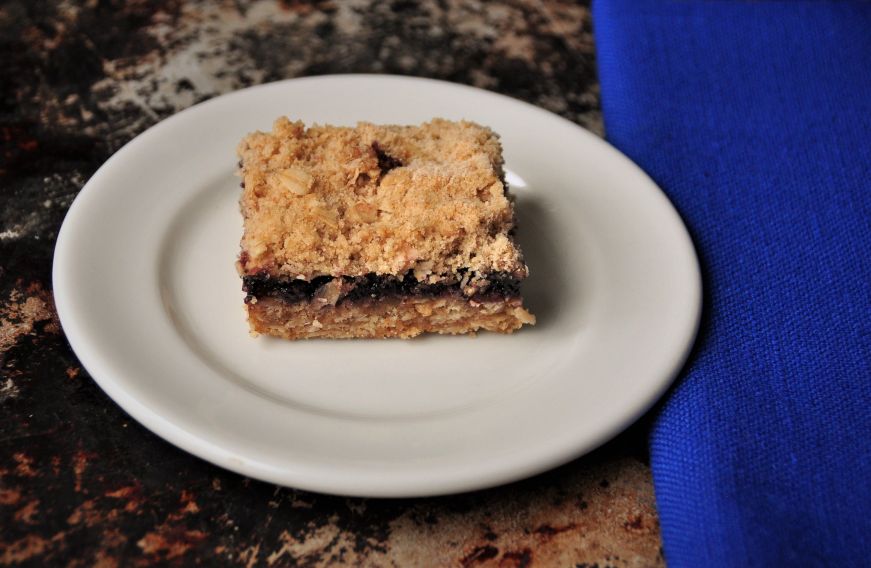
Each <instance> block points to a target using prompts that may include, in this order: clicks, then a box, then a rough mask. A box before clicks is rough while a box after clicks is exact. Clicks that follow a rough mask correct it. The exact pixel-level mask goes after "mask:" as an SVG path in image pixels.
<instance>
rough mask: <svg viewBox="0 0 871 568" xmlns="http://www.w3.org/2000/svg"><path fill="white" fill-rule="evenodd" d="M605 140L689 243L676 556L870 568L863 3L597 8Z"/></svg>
mask: <svg viewBox="0 0 871 568" xmlns="http://www.w3.org/2000/svg"><path fill="white" fill-rule="evenodd" d="M593 25H594V31H595V36H596V42H597V49H598V58H599V73H600V79H601V85H602V106H603V110H604V116H605V130H606V133H607V137H608V139H609V140H610V141H611V142H612V143H613V144H614V145H615V146H617V147H618V148H619V149H621V150H622V151H623V152H625V153H626V154H627V155H628V156H629V157H630V158H632V159H633V160H634V161H635V162H637V163H638V164H639V165H640V166H641V167H642V168H644V169H645V170H646V171H647V172H648V173H649V174H650V175H651V176H652V177H653V179H654V180H656V181H657V182H658V183H659V184H660V186H661V187H662V188H663V189H664V190H665V192H666V193H667V194H668V195H669V197H670V198H671V200H672V202H673V203H674V204H675V206H676V207H677V209H678V211H679V212H680V213H681V215H682V216H683V218H684V220H685V222H686V223H687V226H688V227H689V229H690V232H691V234H692V235H693V238H694V240H695V243H696V247H697V250H698V253H699V257H700V260H701V265H702V270H703V273H704V282H705V287H706V291H705V306H704V315H703V319H702V329H701V332H700V335H699V339H698V342H697V344H696V347H695V350H694V353H693V354H692V355H691V357H690V360H689V363H688V365H687V367H686V368H685V369H684V372H683V374H682V376H681V377H680V378H679V379H678V382H677V384H676V387H675V388H673V389H672V391H671V392H670V393H669V395H668V396H667V398H666V399H665V402H664V403H663V404H662V406H661V407H660V409H659V411H658V414H657V416H656V419H655V422H654V426H653V431H652V434H651V440H650V447H651V461H652V467H653V476H654V485H655V490H656V497H657V503H658V507H659V514H660V520H661V524H662V532H663V542H664V548H665V558H666V561H667V562H668V564H669V565H671V566H677V567H682V566H693V567H696V566H698V567H708V566H819V565H828V566H871V2H860V1H855V0H853V1H842V2H824V1H819V2H810V1H791V2H773V1H770V2H749V1H744V2H739V1H734V2H728V1H690V0H684V1H652V0H597V1H594V6H593Z"/></svg>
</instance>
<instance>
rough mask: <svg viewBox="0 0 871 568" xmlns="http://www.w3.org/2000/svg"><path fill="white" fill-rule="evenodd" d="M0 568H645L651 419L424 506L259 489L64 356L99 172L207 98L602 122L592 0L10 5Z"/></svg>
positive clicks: (2, 164) (654, 541) (649, 536)
mask: <svg viewBox="0 0 871 568" xmlns="http://www.w3.org/2000/svg"><path fill="white" fill-rule="evenodd" d="M0 65H2V67H0V69H2V76H3V81H2V84H0V94H2V103H0V104H2V106H0V144H2V158H0V565H10V564H12V565H15V564H30V565H35V566H45V565H69V566H128V565H143V564H155V563H160V564H162V563H164V562H165V561H172V562H173V563H177V564H196V563H203V564H208V565H244V566H286V565H304V566H323V565H332V564H347V565H354V566H357V565H366V566H394V565H395V566H409V565H423V566H551V565H559V566H576V565H577V566H595V565H598V566H600V567H604V566H651V565H661V564H662V563H663V560H662V556H661V553H660V546H659V528H658V523H657V518H656V512H655V509H654V500H653V493H652V485H651V480H650V472H649V468H648V466H647V465H646V462H645V460H646V450H645V444H644V432H645V428H644V426H643V425H639V426H635V427H633V428H632V429H630V431H629V432H627V433H625V434H623V435H622V436H620V437H619V438H618V439H617V440H615V441H613V442H611V443H610V444H608V445H607V446H605V447H604V448H602V449H600V450H598V451H596V452H594V453H593V454H592V455H589V456H586V457H584V458H582V459H579V460H577V461H575V462H573V463H571V464H569V465H567V466H564V467H562V468H560V469H558V470H556V471H552V472H550V473H547V474H544V475H541V476H538V477H536V478H533V479H530V480H527V481H524V482H521V483H516V484H513V485H510V486H507V487H502V488H498V489H493V490H488V491H483V492H477V493H472V494H466V495H460V496H453V497H442V498H433V499H419V500H370V499H346V498H339V497H330V496H323V495H315V494H311V493H306V492H301V491H295V490H292V489H283V488H279V487H275V486H272V485H268V484H265V483H261V482H257V481H252V480H249V479H245V478H243V477H240V476H238V475H235V474H232V473H228V472H226V471H223V470H221V469H218V468H216V467H214V466H211V465H209V464H207V463H205V462H203V461H201V460H199V459H196V458H194V457H191V456H189V455H187V454H185V453H183V452H182V451H180V450H177V449H176V448H174V447H173V446H171V445H169V444H168V443H166V442H164V441H162V440H161V439H159V438H157V437H156V436H154V435H153V434H151V433H150V432H148V431H147V430H145V429H144V428H142V427H141V426H139V425H138V424H137V423H135V422H133V421H131V420H130V418H129V417H128V416H127V415H126V414H124V412H123V411H121V410H120V409H119V408H118V407H117V406H116V405H115V404H114V403H113V402H112V401H110V400H109V399H108V397H107V396H106V395H105V394H103V392H102V391H101V390H100V389H99V388H98V387H97V386H96V385H95V384H94V383H93V382H92V381H91V380H90V378H89V377H88V375H87V373H86V372H85V371H84V370H83V369H82V368H81V367H80V366H79V363H78V361H77V360H76V357H75V355H73V353H72V352H71V351H70V348H69V346H68V345H67V343H66V341H65V339H64V336H63V333H62V331H61V329H60V326H59V324H58V321H57V315H56V313H55V311H54V306H53V300H52V293H51V272H50V271H51V259H52V249H53V246H54V241H55V238H56V236H57V231H58V228H59V227H60V224H61V221H62V220H63V216H64V214H65V212H66V210H67V208H68V207H69V205H70V203H71V201H72V199H73V197H74V196H75V195H76V193H77V192H78V191H79V189H80V188H81V187H82V185H83V184H84V182H85V181H86V180H87V179H88V177H89V176H90V175H91V174H92V173H93V172H94V171H95V170H96V169H97V167H99V165H100V164H101V163H102V162H103V161H105V160H106V159H107V158H108V157H109V156H110V155H111V154H112V153H113V152H114V151H116V150H117V149H118V148H119V147H120V146H121V145H123V144H124V143H125V142H127V141H128V140H130V139H131V138H132V137H133V136H135V135H136V134H138V133H139V132H141V131H143V130H144V129H145V128H147V127H149V126H151V125H152V124H154V123H156V122H157V121H159V120H161V119H162V118H165V117H167V116H169V115H171V114H173V113H175V112H177V111H179V110H181V109H183V108H186V107H188V106H190V105H192V104H194V103H197V102H199V101H202V100H205V99H208V98H210V97H214V96H216V95H219V94H221V93H225V92H228V91H231V90H234V89H239V88H242V87H246V86H248V85H253V84H257V83H262V82H267V81H274V80H278V79H284V78H288V77H298V76H303V75H318V74H326V73H338V72H372V73H397V74H411V75H422V76H427V77H435V78H440V79H446V80H450V81H456V82H460V83H466V84H470V85H475V86H478V87H483V88H485V89H491V90H493V91H497V92H500V93H505V94H507V95H510V96H513V97H517V98H519V99H523V100H526V101H529V102H532V103H534V104H536V105H539V106H541V107H543V108H546V109H548V110H551V111H553V112H556V113H558V114H560V115H562V116H564V117H566V118H568V119H570V120H573V121H575V122H577V123H579V124H581V125H583V126H585V127H587V128H589V129H591V130H592V131H594V132H597V133H601V121H600V113H599V101H598V87H597V83H596V78H595V67H594V52H593V42H592V36H591V22H590V15H589V10H588V8H587V6H586V3H585V2H571V1H559V0H536V1H532V0H530V1H520V0H516V1H505V2H488V3H486V7H485V4H484V2H481V1H476V0H430V1H424V2H419V3H418V2H409V1H405V0H393V1H390V2H378V1H376V0H350V1H347V2H339V1H316V2H301V1H285V2H276V1H274V0H264V1H258V2H250V1H247V0H235V1H232V0H226V1H222V2H217V1H216V2H207V1H204V0H199V1H173V0H138V1H130V2H122V1H120V0H87V1H84V0H82V1H52V2H30V1H23V0H22V1H17V2H16V1H12V2H5V3H3V4H2V5H0Z"/></svg>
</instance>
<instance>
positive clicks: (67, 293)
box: [52, 74, 703, 497]
mask: <svg viewBox="0 0 871 568" xmlns="http://www.w3.org/2000/svg"><path fill="white" fill-rule="evenodd" d="M361 78H364V79H368V80H375V81H385V82H392V81H398V82H409V83H421V82H424V83H427V82H428V83H434V84H437V85H438V86H439V87H440V88H451V89H456V90H458V91H468V92H470V93H474V94H475V95H481V94H485V95H487V96H490V97H493V98H496V99H500V100H503V101H504V102H508V103H511V104H515V105H521V106H522V107H524V108H525V110H527V111H533V112H535V113H537V114H541V115H546V116H547V117H548V118H549V119H554V118H556V119H558V120H559V121H562V122H563V123H565V124H567V125H570V126H571V127H572V129H573V130H574V131H575V132H576V133H578V134H579V135H582V136H584V137H585V138H586V140H587V142H591V143H592V144H594V145H598V146H600V147H601V148H603V149H604V150H605V151H606V152H609V153H611V154H612V155H614V156H615V157H619V159H620V161H621V162H622V165H623V167H628V168H631V169H633V170H634V171H635V173H636V175H640V176H642V177H643V178H644V179H645V180H646V181H647V183H648V185H649V186H650V188H651V189H655V190H656V193H658V195H659V197H661V198H662V200H664V201H665V203H666V205H667V206H668V208H669V209H670V210H671V212H672V213H673V215H674V217H675V219H676V220H677V223H678V225H679V227H680V229H682V231H681V232H682V235H683V237H684V238H685V240H686V244H687V245H688V248H687V252H689V254H690V257H688V259H690V260H692V262H691V265H692V267H693V269H694V270H693V275H692V276H693V280H694V281H693V282H688V283H687V284H688V285H692V292H693V293H694V296H695V298H694V300H695V301H694V302H693V305H692V306H691V307H692V310H693V313H694V318H693V322H692V325H691V329H688V330H686V331H687V336H686V341H683V342H682V343H683V345H684V347H683V350H682V352H680V353H675V354H674V355H675V357H673V358H672V359H670V360H672V361H673V362H674V364H673V365H671V366H670V368H671V371H670V373H667V374H666V376H663V377H662V378H661V380H660V381H659V382H658V383H657V385H656V387H657V388H655V389H653V390H652V391H651V392H652V394H650V395H649V396H647V397H646V399H645V400H644V403H643V404H638V405H636V406H635V412H633V413H630V414H629V415H624V416H623V419H622V420H619V421H617V423H616V425H615V426H614V427H612V428H609V429H607V430H605V431H603V432H601V433H600V435H599V436H598V437H597V438H595V439H593V440H592V441H591V440H590V439H589V438H587V439H585V443H584V444H577V445H576V447H573V448H565V449H564V450H563V451H561V452H555V453H553V454H552V455H550V456H549V457H546V458H540V459H538V460H528V461H526V462H524V463H521V464H515V466H514V467H513V468H512V469H510V470H507V469H506V470H504V471H502V472H501V474H498V475H496V474H493V473H491V472H489V473H488V472H484V473H479V474H477V475H476V474H474V472H472V473H467V474H466V475H465V477H463V478H462V479H452V480H444V481H441V482H437V481H433V480H430V481H429V483H428V484H427V486H426V487H419V488H417V489H408V488H407V487H405V486H403V487H388V486H383V485H382V486H380V487H374V486H366V487H362V486H360V484H359V483H356V484H355V483H354V482H353V481H351V482H347V481H345V482H337V481H336V480H335V479H330V478H328V477H324V478H320V479H313V478H312V477H310V475H311V474H306V473H305V472H302V473H300V472H288V471H287V470H278V469H277V468H275V467H274V466H270V465H269V464H265V463H260V462H257V461H255V460H252V459H245V460H244V461H243V460H241V459H238V458H235V457H233V456H230V455H228V453H227V451H225V450H223V449H222V448H221V447H220V446H219V445H217V444H214V443H213V442H211V441H209V440H206V439H203V438H202V437H200V436H198V435H196V434H194V433H191V432H189V431H188V430H187V429H185V428H184V427H183V426H182V425H179V424H176V423H174V422H173V421H172V420H171V417H166V416H163V415H162V414H161V413H160V412H158V410H159V409H157V410H156V409H153V408H150V407H149V406H147V405H145V404H144V403H143V402H142V401H141V400H139V399H137V398H136V397H135V396H134V395H133V394H131V393H129V392H128V391H127V390H126V389H125V388H124V386H123V384H121V382H120V381H118V380H116V379H114V378H113V377H112V375H113V374H114V371H113V370H112V369H111V367H112V365H109V364H107V362H106V361H105V359H104V358H103V357H101V356H100V348H99V346H97V345H95V344H94V342H93V341H89V340H88V338H87V337H86V335H87V333H86V331H84V330H83V329H82V328H81V326H79V325H78V323H77V321H76V315H75V308H74V304H75V300H74V294H73V291H72V290H70V289H69V288H68V287H66V286H64V274H63V272H64V264H65V262H67V261H68V260H67V259H68V256H69V255H72V254H73V253H72V250H74V248H75V247H74V244H75V243H74V241H73V242H70V238H71V237H69V236H68V235H69V233H70V231H71V230H72V229H70V227H71V226H73V225H74V223H75V220H76V219H77V218H78V217H79V216H81V215H82V213H80V212H79V211H80V210H82V209H83V207H86V206H87V205H86V204H87V201H88V200H89V199H90V195H91V193H93V192H94V189H93V188H94V186H95V185H96V184H95V183H94V180H98V179H99V176H100V175H101V172H103V171H104V169H106V168H107V167H109V166H110V164H113V163H114V162H116V161H117V160H119V159H123V158H124V157H125V156H126V154H127V151H129V148H130V146H131V145H132V144H134V143H137V144H142V143H144V142H143V140H147V139H148V138H150V137H153V136H155V135H156V133H159V132H160V130H161V129H162V128H165V127H166V126H165V125H166V124H167V123H168V122H170V121H175V120H178V119H179V117H181V116H186V115H187V114H190V113H193V112H199V111H200V110H202V108H203V107H206V106H207V105H211V104H214V103H216V102H217V101H219V100H225V99H227V98H231V97H238V96H245V94H246V93H250V92H251V91H256V90H261V89H276V88H282V86H284V85H287V84H290V83H294V84H298V83H300V82H335V81H340V82H341V81H347V80H351V81H353V80H359V79H361ZM89 188H91V189H90V190H89ZM52 284H53V293H54V298H55V305H56V309H57V313H58V317H59V319H60V322H61V325H62V328H63V330H64V334H65V337H66V339H67V341H68V342H69V344H70V346H71V347H72V349H73V351H74V353H75V355H76V357H77V358H78V359H79V361H80V362H81V364H82V366H83V367H84V368H85V369H86V370H87V371H88V373H89V375H90V376H91V377H92V378H93V380H94V381H95V382H96V383H97V385H98V386H99V387H100V388H101V389H102V390H103V391H104V392H105V393H106V394H107V395H108V396H109V397H110V398H111V399H112V400H113V401H114V402H115V403H116V404H118V405H119V406H120V407H121V409H122V410H124V411H125V412H126V413H127V414H129V415H130V416H131V417H132V418H133V419H134V420H136V421H137V422H139V423H140V424H142V425H143V426H145V427H146V428H147V429H148V430H150V431H152V432H153V433H155V434H157V435H158V436H160V437H161V438H163V439H164V440H166V441H167V442H169V443H171V444H173V445H175V446H176V447H178V448H180V449H182V450H184V451H186V452H188V453H190V454H192V455H194V456H197V457H199V458H201V459H204V460H206V461H208V462H210V463H213V464H215V465H218V466H220V467H223V468H225V469H228V470H231V471H234V472H236V473H239V474H242V475H246V476H249V477H252V478H255V479H260V480H264V481H268V482H271V483H275V484H279V485H284V486H291V487H295V488H299V489H305V490H310V491H318V492H322V493H330V494H337V495H347V496H366V497H417V496H433V495H442V494H450V493H457V492H462V491H470V490H476V489H482V488H485V487H492V486H495V485H501V484H504V483H508V482H511V481H516V480H519V479H523V478H526V477H529V476H531V475H535V474H538V473H541V472H544V471H546V470H549V469H552V468H554V467H557V466H559V465H562V464H565V463H567V462H569V461H571V460H573V459H576V458H577V457H580V456H581V455H584V454H586V453H588V452H590V451H592V450H594V449H595V448H597V447H599V446H600V445H601V444H603V443H604V442H606V441H608V440H610V439H612V438H613V437H614V436H615V435H617V434H618V433H620V432H621V431H623V430H624V429H625V428H627V427H628V426H629V425H631V424H632V423H634V422H635V421H636V420H637V419H638V418H640V417H641V416H642V415H644V414H645V413H646V412H647V411H648V410H650V408H652V407H653V405H654V404H655V403H656V402H657V401H658V400H659V399H660V398H661V397H662V395H663V394H664V393H665V392H666V391H667V390H668V389H669V388H670V386H671V385H672V384H673V382H674V380H675V378H676V377H677V376H678V375H679V374H680V372H681V370H682V369H683V367H684V365H685V364H686V361H687V359H688V358H689V356H690V353H691V352H692V349H693V346H694V344H695V341H696V338H697V335H698V331H699V327H700V322H701V316H702V307H703V306H702V277H701V269H700V265H699V259H698V255H697V253H696V250H695V246H694V243H693V240H692V237H691V236H690V234H689V231H688V229H687V227H686V224H685V223H684V222H683V219H682V218H681V217H680V215H679V213H678V212H677V210H676V209H675V207H674V205H673V204H672V203H671V201H670V200H669V199H668V197H667V195H666V194H665V192H663V190H662V189H661V188H660V187H659V186H658V185H657V184H656V183H655V182H654V181H653V180H652V179H651V178H650V176H649V175H648V174H647V173H646V172H644V171H643V170H641V168H640V167H639V166H638V165H636V164H635V163H634V162H632V161H631V160H630V159H629V158H628V157H626V156H625V155H624V154H623V153H622V152H620V150H618V149H617V148H615V147H614V146H612V145H611V144H610V143H608V142H607V141H606V140H605V139H603V138H600V137H599V136H596V135H595V134H593V133H591V132H589V131H588V130H586V129H584V128H583V127H581V126H579V125H577V124H575V123H574V122H571V121H570V120H568V119H565V118H563V117H561V116H559V115H557V114H555V113H551V112H550V111H547V110H545V109H542V108H540V107H537V106H535V105H533V104H530V103H527V102H525V101H522V100H519V99H515V98H513V97H510V96H507V95H503V94H500V93H496V92H493V91H488V90H485V89H479V88H476V87H472V86H468V85H463V84H459V83H452V82H448V81H442V80H438V79H430V78H421V77H411V76H403V75H379V74H337V75H322V76H311V77H301V78H293V79H285V80H281V81H275V82H270V83H264V84H261V85H256V86H253V87H248V88H246V89H240V90H237V91H233V92H230V93H226V94H224V95H220V96H217V97H214V98H212V99H209V100H208V101H204V102H202V103H199V104H196V105H192V106H191V107H188V108H186V109H184V110H182V111H180V112H178V113H175V114H173V115H171V116H169V117H167V118H166V119H163V120H161V121H160V122H158V123H156V124H154V125H152V126H151V127H149V128H148V129H146V130H145V131H143V132H142V133H140V134H139V135H137V136H136V137H134V138H133V139H131V140H130V141H128V142H127V143H126V144H125V145H124V146H122V147H121V148H120V149H119V150H118V151H116V152H115V153H114V154H113V155H112V156H110V157H109V159H107V160H106V162H104V163H103V164H102V165H101V166H100V167H99V168H98V169H97V170H96V171H95V172H94V174H93V175H92V176H91V177H90V178H89V179H88V181H87V182H86V183H85V185H84V186H83V187H82V189H81V190H80V191H79V193H78V194H77V195H76V197H75V199H74V200H73V202H72V204H71V205H70V208H69V210H68V211H67V213H66V215H65V217H64V221H63V224H62V226H61V228H60V230H59V232H58V236H57V241H56V244H55V251H54V258H53V264H52ZM339 477H341V476H339ZM406 485H409V486H414V485H415V484H414V483H410V484H406Z"/></svg>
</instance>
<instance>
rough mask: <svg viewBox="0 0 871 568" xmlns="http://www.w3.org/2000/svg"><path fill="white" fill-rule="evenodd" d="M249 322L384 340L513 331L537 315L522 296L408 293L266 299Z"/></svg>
mask: <svg viewBox="0 0 871 568" xmlns="http://www.w3.org/2000/svg"><path fill="white" fill-rule="evenodd" d="M248 322H249V324H250V326H251V330H252V331H253V332H255V333H262V334H266V335H272V336H275V337H283V338H285V339H313V338H332V339H347V338H377V339H380V338H388V337H401V338H410V337H415V336H417V335H420V334H421V333H443V334H461V333H474V332H476V331H479V330H486V331H495V332H498V333H511V332H513V331H516V330H517V329H519V328H520V327H521V326H522V325H523V324H534V323H535V317H534V316H533V315H531V314H530V313H529V312H527V311H526V310H525V309H524V308H523V306H522V305H521V301H520V299H519V298H516V299H509V300H505V301H497V302H483V303H477V302H470V301H469V300H467V299H465V298H461V297H457V296H443V297H438V298H421V297H405V298H390V299H381V300H377V301H364V302H346V303H340V304H338V305H336V306H327V307H321V306H318V305H314V304H311V303H309V302H300V303H293V304H290V303H286V302H283V301H282V300H280V299H276V298H264V299H261V300H259V301H257V302H255V303H252V304H249V305H248Z"/></svg>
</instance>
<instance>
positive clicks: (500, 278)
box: [242, 272, 520, 303]
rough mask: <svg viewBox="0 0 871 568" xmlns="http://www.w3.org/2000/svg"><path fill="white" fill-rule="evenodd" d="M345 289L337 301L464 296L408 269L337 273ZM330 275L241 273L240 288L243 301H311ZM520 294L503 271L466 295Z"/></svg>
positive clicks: (458, 288) (451, 285)
mask: <svg viewBox="0 0 871 568" xmlns="http://www.w3.org/2000/svg"><path fill="white" fill-rule="evenodd" d="M336 278H340V279H341V280H342V281H343V284H345V285H346V286H343V288H344V289H345V290H346V291H345V292H344V294H343V295H342V296H341V298H339V300H338V303H342V302H355V301H361V300H368V299H372V300H380V299H383V298H391V297H408V296H417V297H432V298H435V297H438V296H444V295H449V294H452V295H459V296H465V294H464V293H463V288H462V286H461V283H460V282H451V283H439V284H427V283H425V282H418V281H417V280H416V279H415V278H414V275H413V274H412V273H411V272H409V273H407V274H406V275H405V276H404V277H402V278H400V277H398V276H389V275H377V274H372V273H370V274H366V275H365V276H339V277H336ZM332 280H334V278H333V277H332V276H318V277H316V278H313V279H312V280H291V279H284V278H271V277H269V276H261V275H257V276H245V277H243V278H242V289H243V290H244V291H245V292H246V293H247V294H248V295H247V296H246V298H245V302H246V303H247V302H250V301H251V300H252V299H254V298H264V297H276V298H280V299H281V300H283V301H285V302H288V303H294V302H302V301H311V299H312V298H314V296H315V294H316V293H317V292H318V290H320V289H321V287H322V286H324V285H325V284H328V283H330V282H331V281H332ZM519 295H520V281H519V280H518V279H517V278H515V277H514V276H513V275H511V274H509V273H505V272H491V273H489V274H487V275H486V279H485V283H482V284H479V285H478V287H477V289H476V291H475V293H474V294H473V295H471V296H467V297H468V298H469V299H470V300H476V301H488V300H489V301H494V300H502V299H505V298H513V297H517V296H519Z"/></svg>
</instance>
